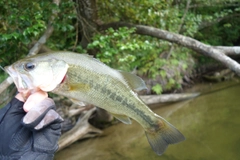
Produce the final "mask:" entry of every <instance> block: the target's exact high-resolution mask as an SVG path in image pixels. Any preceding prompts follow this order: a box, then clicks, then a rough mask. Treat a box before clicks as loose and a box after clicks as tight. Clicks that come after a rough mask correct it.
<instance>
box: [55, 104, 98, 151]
mask: <svg viewBox="0 0 240 160" xmlns="http://www.w3.org/2000/svg"><path fill="white" fill-rule="evenodd" d="M95 110H96V108H92V109H90V110H89V111H87V112H84V113H83V114H81V116H80V117H79V119H78V122H77V123H76V125H75V126H74V127H73V128H72V129H71V130H70V131H68V132H66V133H64V134H63V135H62V136H61V138H60V140H59V142H58V145H59V149H58V150H61V149H63V148H65V147H67V146H69V145H71V144H72V143H73V142H75V141H77V140H79V139H83V138H89V137H95V136H97V135H100V134H101V133H102V131H101V130H100V129H97V128H95V127H94V126H92V125H91V124H89V123H88V119H89V118H90V116H91V115H92V114H93V112H94V111H95Z"/></svg>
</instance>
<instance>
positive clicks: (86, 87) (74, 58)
mask: <svg viewBox="0 0 240 160" xmlns="http://www.w3.org/2000/svg"><path fill="white" fill-rule="evenodd" d="M5 70H6V71H7V72H8V73H9V74H10V76H11V77H12V78H13V81H14V83H15V85H16V86H17V88H18V90H19V91H20V92H21V91H24V90H39V89H40V90H43V91H46V92H53V93H56V94H58V95H63V96H66V97H68V98H70V99H72V100H73V101H75V102H77V103H78V102H79V103H81V102H84V103H90V104H93V105H96V106H98V107H100V108H103V109H105V110H107V111H108V112H110V113H111V114H113V116H114V117H116V118H117V119H119V120H120V121H122V122H123V123H125V124H131V120H130V118H132V119H134V120H135V121H137V122H138V123H139V124H140V125H141V126H142V127H143V128H144V130H145V133H146V136H147V139H148V141H149V143H150V145H151V147H152V149H153V150H154V151H155V152H156V153H157V154H158V155H161V154H163V152H164V151H165V150H166V148H167V146H168V145H169V144H174V143H178V142H181V141H183V140H184V139H185V138H184V136H183V135H182V134H181V133H180V132H179V131H178V130H177V129H176V128H175V127H174V126H173V125H171V124H170V123H169V122H167V121H166V120H165V119H163V118H162V117H160V116H159V115H157V114H155V113H154V112H152V111H151V110H150V109H149V108H148V107H147V106H146V105H145V104H144V102H143V101H142V100H141V99H140V98H139V97H138V95H137V94H136V92H137V91H141V90H144V89H146V86H145V83H144V81H143V80H142V79H141V78H139V77H138V76H136V75H133V74H131V73H128V72H123V71H117V70H115V69H112V68H110V67H108V66H107V65H105V64H103V63H101V62H100V61H98V60H97V59H94V58H93V57H91V56H89V55H87V54H76V53H73V52H64V51H62V52H51V53H45V54H40V55H36V56H33V57H28V58H25V59H22V60H19V61H17V62H15V63H14V64H12V65H11V66H8V67H5ZM129 117H130V118H129Z"/></svg>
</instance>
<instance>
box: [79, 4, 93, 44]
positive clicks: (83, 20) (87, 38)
mask: <svg viewBox="0 0 240 160" xmlns="http://www.w3.org/2000/svg"><path fill="white" fill-rule="evenodd" d="M75 3H76V10H77V18H78V23H79V24H80V25H79V27H80V29H79V31H80V32H79V33H80V35H79V38H80V44H81V46H82V47H83V48H86V47H87V45H88V44H89V43H90V42H91V38H92V36H93V34H94V33H95V32H96V31H97V23H96V21H97V6H96V0H76V2H75Z"/></svg>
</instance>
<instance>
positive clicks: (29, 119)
mask: <svg viewBox="0 0 240 160" xmlns="http://www.w3.org/2000/svg"><path fill="white" fill-rule="evenodd" d="M54 105H55V104H54V101H53V100H52V99H50V98H45V99H44V100H42V101H41V102H40V103H37V104H35V106H33V107H31V109H30V110H29V111H28V112H27V114H26V115H25V116H24V118H23V123H24V124H26V125H31V126H32V127H35V126H36V125H37V124H38V123H39V122H40V121H41V120H42V119H43V118H44V117H45V115H46V114H47V112H48V111H49V110H50V109H51V108H53V107H54Z"/></svg>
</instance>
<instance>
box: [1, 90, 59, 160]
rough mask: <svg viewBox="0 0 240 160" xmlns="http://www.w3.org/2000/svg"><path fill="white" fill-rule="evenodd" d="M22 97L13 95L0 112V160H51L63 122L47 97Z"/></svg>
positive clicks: (45, 95)
mask: <svg viewBox="0 0 240 160" xmlns="http://www.w3.org/2000/svg"><path fill="white" fill-rule="evenodd" d="M24 96H25V97H27V100H26V102H25V103H24V101H25V98H23V97H24ZM24 96H23V94H22V93H19V94H17V95H16V98H14V99H13V100H12V101H11V102H9V104H8V105H7V106H6V107H4V108H3V109H1V110H0V139H1V140H0V141H1V143H0V159H4V158H8V159H20V160H21V159H24V160H28V159H29V160H30V159H31V160H32V159H41V160H48V159H53V157H54V153H55V152H56V150H57V148H58V145H57V141H58V139H59V137H60V135H61V122H62V121H63V119H62V118H61V117H60V116H59V115H58V113H57V112H55V110H54V108H55V104H54V102H53V100H52V99H50V98H47V93H45V92H41V91H39V92H35V93H33V94H31V95H30V94H29V95H28V96H26V95H24ZM26 112H27V113H26Z"/></svg>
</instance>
